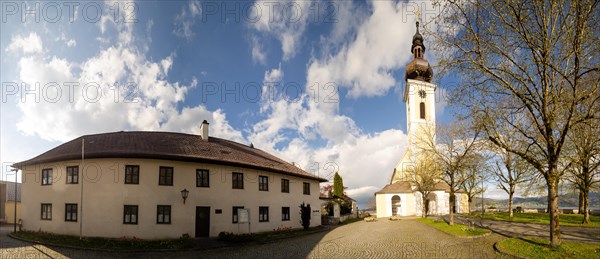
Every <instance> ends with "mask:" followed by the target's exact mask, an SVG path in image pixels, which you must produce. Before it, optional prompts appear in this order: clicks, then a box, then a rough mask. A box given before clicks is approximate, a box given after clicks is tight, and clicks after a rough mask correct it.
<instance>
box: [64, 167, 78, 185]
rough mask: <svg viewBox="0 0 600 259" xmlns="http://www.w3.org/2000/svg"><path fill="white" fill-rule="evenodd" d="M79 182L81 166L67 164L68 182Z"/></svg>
mask: <svg viewBox="0 0 600 259" xmlns="http://www.w3.org/2000/svg"><path fill="white" fill-rule="evenodd" d="M78 182H79V166H67V183H68V184H76V183H78Z"/></svg>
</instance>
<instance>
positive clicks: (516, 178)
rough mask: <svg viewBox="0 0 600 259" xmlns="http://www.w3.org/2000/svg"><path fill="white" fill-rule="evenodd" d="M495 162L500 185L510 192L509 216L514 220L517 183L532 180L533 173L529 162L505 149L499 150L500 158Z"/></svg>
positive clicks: (507, 192)
mask: <svg viewBox="0 0 600 259" xmlns="http://www.w3.org/2000/svg"><path fill="white" fill-rule="evenodd" d="M495 164H496V170H494V171H493V172H494V178H495V179H496V181H497V182H498V187H500V189H502V190H504V191H505V192H506V194H508V218H509V219H510V220H512V218H513V210H512V205H513V199H514V195H515V191H516V189H517V185H519V184H522V183H524V182H527V181H530V180H531V175H532V174H533V173H532V170H531V169H529V167H528V165H527V162H525V161H523V160H522V159H521V158H520V157H518V156H516V155H514V154H512V153H510V152H507V151H505V150H500V151H499V152H498V160H496V163H495Z"/></svg>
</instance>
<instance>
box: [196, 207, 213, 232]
mask: <svg viewBox="0 0 600 259" xmlns="http://www.w3.org/2000/svg"><path fill="white" fill-rule="evenodd" d="M208 236H210V207H196V237H208Z"/></svg>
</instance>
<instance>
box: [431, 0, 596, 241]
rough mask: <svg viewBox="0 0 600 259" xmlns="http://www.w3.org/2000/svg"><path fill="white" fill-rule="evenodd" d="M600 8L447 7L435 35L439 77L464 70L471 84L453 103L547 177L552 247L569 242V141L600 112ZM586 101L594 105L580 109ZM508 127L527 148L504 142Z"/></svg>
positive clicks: (567, 1) (574, 1) (590, 0)
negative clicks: (565, 223) (563, 193)
mask: <svg viewBox="0 0 600 259" xmlns="http://www.w3.org/2000/svg"><path fill="white" fill-rule="evenodd" d="M599 2H600V0H555V1H513V0H493V1H492V0H482V1H468V2H464V1H446V2H442V3H439V5H438V6H439V7H440V10H439V13H440V15H439V16H438V17H437V19H435V21H436V30H437V31H436V32H435V33H431V34H430V35H431V36H432V37H433V38H434V39H435V41H434V44H433V45H432V48H433V50H434V52H435V51H436V50H437V51H438V53H439V54H438V55H437V56H440V59H439V62H438V67H437V71H440V72H441V73H445V72H449V71H454V72H458V73H459V74H458V75H457V76H458V77H459V78H460V79H461V80H462V81H463V82H462V84H461V85H462V86H457V87H456V88H455V89H451V90H452V92H453V94H452V97H453V98H452V100H451V102H452V103H453V104H455V105H460V106H461V107H464V108H466V109H465V111H464V114H465V115H466V116H469V117H470V118H472V119H473V120H474V121H475V122H476V123H477V124H478V125H479V127H480V128H481V129H482V130H483V131H484V133H485V134H486V135H487V138H488V139H489V140H490V141H491V142H492V143H494V144H495V145H496V146H498V147H499V148H502V149H504V150H506V151H508V152H510V153H513V154H515V155H517V156H519V157H520V158H521V159H523V160H524V161H527V162H528V163H529V164H530V165H531V166H532V167H533V168H534V169H535V170H536V171H537V172H538V173H539V174H540V175H542V176H543V178H544V180H545V183H546V188H547V190H548V202H549V207H550V241H551V245H552V246H556V245H559V244H560V242H561V240H560V223H559V221H560V219H559V211H558V186H559V181H560V179H561V170H560V169H559V168H558V167H559V160H560V159H562V157H563V156H564V152H563V151H564V148H565V147H564V145H565V142H566V137H567V135H568V134H569V132H570V130H571V129H572V127H573V126H574V125H577V124H579V123H583V122H585V121H587V120H590V119H591V118H594V117H596V116H597V115H595V114H594V112H592V111H597V110H600V95H598V91H599V90H598V89H599V88H600V87H599V86H598V80H597V79H598V71H600V56H599V55H598V54H597V53H600V40H599V35H600V17H599V16H600V10H599ZM438 78H439V77H438ZM586 80H587V82H586ZM586 83H587V84H589V83H593V85H594V86H595V87H591V88H590V87H589V86H588V87H585V86H586ZM584 102H587V103H589V104H590V105H589V106H586V107H587V108H586V110H579V108H580V104H582V103H584ZM514 116H518V117H522V118H523V119H522V120H518V121H517V120H512V119H511V118H512V117H514ZM596 119H597V117H596ZM507 123H508V124H509V125H510V127H511V129H512V130H513V131H514V132H517V134H518V135H519V139H520V140H521V143H520V144H519V145H516V146H511V145H509V144H508V143H506V142H505V141H504V140H503V139H502V136H503V135H504V132H502V130H503V127H502V126H503V125H505V124H507Z"/></svg>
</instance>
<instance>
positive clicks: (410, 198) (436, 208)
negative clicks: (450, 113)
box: [375, 22, 468, 217]
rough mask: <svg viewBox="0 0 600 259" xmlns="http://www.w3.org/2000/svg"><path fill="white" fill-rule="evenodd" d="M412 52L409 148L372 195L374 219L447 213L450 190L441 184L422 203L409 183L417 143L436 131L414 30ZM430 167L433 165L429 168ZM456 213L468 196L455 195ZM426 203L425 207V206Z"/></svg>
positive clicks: (426, 70) (425, 65) (427, 72)
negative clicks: (421, 138) (383, 184)
mask: <svg viewBox="0 0 600 259" xmlns="http://www.w3.org/2000/svg"><path fill="white" fill-rule="evenodd" d="M411 52H412V54H413V60H412V61H411V62H410V63H409V64H408V65H407V66H406V87H405V89H404V97H403V100H404V102H405V103H406V124H407V131H408V146H407V149H406V152H405V153H404V155H403V157H402V159H401V160H400V161H399V162H398V164H397V165H396V167H395V168H394V170H393V173H392V177H391V179H390V182H389V184H388V185H386V186H385V187H383V189H381V190H379V191H378V192H376V193H375V200H376V207H377V217H390V216H394V215H396V216H421V214H422V211H423V206H426V211H427V214H428V215H443V214H448V213H449V212H450V193H449V192H450V187H449V186H448V184H446V183H444V182H443V181H440V182H439V183H437V184H436V185H435V187H434V188H433V191H432V192H431V193H429V195H428V197H426V199H425V202H423V199H422V195H421V193H420V192H418V191H417V189H416V186H415V185H414V184H412V183H411V181H409V179H410V177H411V176H410V174H409V173H408V172H407V169H408V168H410V167H412V166H414V165H415V162H416V161H417V159H419V156H417V155H416V153H417V151H418V147H417V140H418V139H419V137H420V136H423V134H425V133H426V132H427V131H434V130H435V126H436V125H435V101H436V98H435V90H436V85H435V84H433V83H431V79H432V77H433V70H432V68H431V66H430V65H429V62H428V61H427V60H426V59H425V58H424V54H425V45H424V44H423V36H422V35H421V34H420V33H419V22H417V31H416V33H415V35H414V36H413V40H412V47H411ZM432 168H433V166H432ZM455 196H456V206H455V211H454V212H456V213H461V212H466V211H467V209H468V207H467V206H468V202H467V197H466V196H467V195H466V194H465V193H461V192H459V193H456V194H455ZM424 203H425V204H424Z"/></svg>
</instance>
